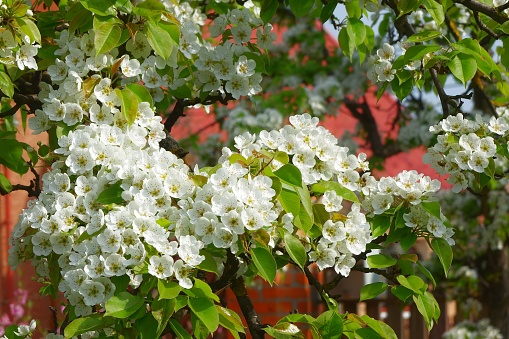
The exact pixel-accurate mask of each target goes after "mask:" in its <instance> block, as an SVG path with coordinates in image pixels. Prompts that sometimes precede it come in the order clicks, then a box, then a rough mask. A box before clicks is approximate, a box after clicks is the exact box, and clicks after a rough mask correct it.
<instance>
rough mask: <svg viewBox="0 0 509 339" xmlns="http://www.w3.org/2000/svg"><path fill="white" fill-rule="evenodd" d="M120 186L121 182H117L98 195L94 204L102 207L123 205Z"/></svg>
mask: <svg viewBox="0 0 509 339" xmlns="http://www.w3.org/2000/svg"><path fill="white" fill-rule="evenodd" d="M121 184H122V182H120V181H119V182H117V183H115V184H113V185H111V186H110V187H108V188H107V189H105V190H104V191H102V192H101V193H99V196H98V197H97V199H96V201H95V202H96V203H98V204H103V205H109V204H121V203H123V202H124V199H122V192H123V190H122V188H121V187H120V185H121Z"/></svg>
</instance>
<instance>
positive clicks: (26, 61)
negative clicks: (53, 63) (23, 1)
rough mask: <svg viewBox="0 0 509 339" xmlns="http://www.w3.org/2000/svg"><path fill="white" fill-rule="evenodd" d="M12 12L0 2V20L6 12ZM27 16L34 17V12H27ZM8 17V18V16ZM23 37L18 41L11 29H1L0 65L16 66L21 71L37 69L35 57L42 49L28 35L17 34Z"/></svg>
mask: <svg viewBox="0 0 509 339" xmlns="http://www.w3.org/2000/svg"><path fill="white" fill-rule="evenodd" d="M8 10H10V9H9V8H7V5H6V4H2V2H1V1H0V19H2V17H3V16H4V13H3V12H4V11H8ZM26 16H32V11H31V10H30V9H28V10H27V13H26ZM6 17H7V16H6ZM17 33H18V34H20V35H21V37H22V39H20V41H19V42H21V44H20V43H18V41H16V39H15V37H14V35H13V34H12V31H11V30H9V29H5V28H2V29H0V63H3V64H6V65H14V64H15V65H16V66H17V68H19V69H20V70H24V69H25V68H26V69H35V70H36V69H37V68H38V67H37V62H36V61H35V56H36V55H37V52H38V50H39V48H40V47H41V46H40V45H39V44H37V43H36V41H34V40H33V39H31V38H30V37H29V36H28V35H26V34H24V33H22V32H17Z"/></svg>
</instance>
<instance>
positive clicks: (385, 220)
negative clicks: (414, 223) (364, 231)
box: [370, 214, 391, 237]
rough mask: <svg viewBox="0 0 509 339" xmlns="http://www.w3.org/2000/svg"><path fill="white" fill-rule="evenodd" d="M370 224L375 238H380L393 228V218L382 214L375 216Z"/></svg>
mask: <svg viewBox="0 0 509 339" xmlns="http://www.w3.org/2000/svg"><path fill="white" fill-rule="evenodd" d="M370 224H371V233H372V235H373V237H379V236H381V235H382V234H384V233H385V232H386V231H387V230H388V229H389V227H390V226H391V218H390V217H389V216H387V215H382V214H379V215H375V216H374V217H373V219H371V222H370Z"/></svg>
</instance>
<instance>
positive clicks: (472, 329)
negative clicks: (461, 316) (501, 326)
mask: <svg viewBox="0 0 509 339" xmlns="http://www.w3.org/2000/svg"><path fill="white" fill-rule="evenodd" d="M442 338H443V339H459V338H461V339H470V338H472V339H476V338H483V339H502V338H503V336H502V334H501V333H500V331H499V330H498V329H497V328H495V327H493V326H491V325H490V321H489V319H482V320H480V321H478V322H476V323H473V322H470V321H468V320H464V321H462V322H460V323H459V324H457V325H456V326H454V327H453V328H452V329H450V330H449V331H447V332H445V333H444V335H443V336H442Z"/></svg>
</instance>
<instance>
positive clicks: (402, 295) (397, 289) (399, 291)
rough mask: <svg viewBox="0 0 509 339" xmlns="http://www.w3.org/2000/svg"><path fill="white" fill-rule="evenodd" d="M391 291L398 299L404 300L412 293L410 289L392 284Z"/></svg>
mask: <svg viewBox="0 0 509 339" xmlns="http://www.w3.org/2000/svg"><path fill="white" fill-rule="evenodd" d="M391 293H392V294H394V295H395V296H396V297H397V298H398V299H399V300H401V301H403V302H406V301H407V299H408V298H409V297H410V296H411V295H413V292H412V290H409V289H408V288H406V287H404V286H393V287H392V288H391Z"/></svg>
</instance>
